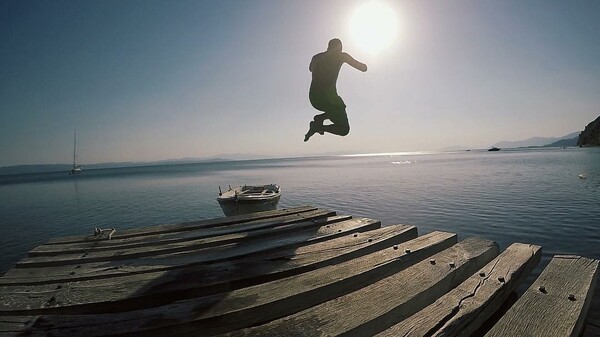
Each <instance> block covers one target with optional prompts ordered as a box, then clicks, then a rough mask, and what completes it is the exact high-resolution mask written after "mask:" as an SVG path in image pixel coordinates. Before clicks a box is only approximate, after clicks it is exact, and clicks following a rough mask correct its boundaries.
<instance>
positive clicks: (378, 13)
mask: <svg viewBox="0 0 600 337" xmlns="http://www.w3.org/2000/svg"><path fill="white" fill-rule="evenodd" d="M397 33H398V20H397V17H396V13H394V11H393V9H392V8H390V7H389V6H387V5H386V4H385V3H383V2H381V1H378V0H372V1H368V2H366V3H364V4H362V5H360V6H359V7H358V8H356V10H355V11H354V13H353V14H352V16H351V18H350V36H351V38H352V40H353V42H354V43H355V44H356V45H358V46H359V47H360V48H362V49H364V50H365V51H366V52H368V53H370V54H377V53H379V52H380V51H382V50H384V49H385V48H387V47H389V46H390V45H391V44H392V43H393V42H394V40H395V39H396V35H397Z"/></svg>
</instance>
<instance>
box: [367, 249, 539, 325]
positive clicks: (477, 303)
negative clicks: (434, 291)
mask: <svg viewBox="0 0 600 337" xmlns="http://www.w3.org/2000/svg"><path fill="white" fill-rule="evenodd" d="M541 255H542V249H541V247H540V246H534V245H528V244H522V243H514V244H512V245H511V246H510V247H508V248H507V249H506V250H505V251H504V252H502V254H500V255H499V256H498V257H496V258H495V259H494V260H493V261H491V262H490V263H488V264H487V265H486V266H485V267H483V268H481V270H480V271H479V272H477V273H475V274H474V275H473V276H471V277H469V278H468V279H467V280H466V281H465V282H463V283H461V284H460V285H458V286H457V287H456V288H454V289H452V290H451V291H450V292H448V293H447V294H446V295H444V296H442V297H440V298H439V299H438V300H437V301H435V302H434V303H433V304H431V305H430V306H428V307H427V308H425V309H423V310H421V311H419V312H418V313H416V314H414V315H412V316H411V317H409V318H407V319H406V320H404V321H402V322H400V323H398V324H396V325H394V326H393V327H391V328H389V329H387V330H385V331H383V332H382V333H380V334H378V335H377V336H378V337H387V336H404V337H408V336H415V337H416V336H445V337H455V336H461V337H468V336H471V335H473V332H475V331H476V330H477V329H479V327H480V326H481V325H482V324H483V323H484V322H485V321H486V320H487V319H488V318H489V317H490V316H492V314H493V313H494V312H495V311H496V310H497V309H498V308H499V307H500V306H501V305H502V303H504V301H506V300H507V298H508V297H509V295H510V294H511V293H512V292H513V291H514V290H515V288H516V287H517V286H518V285H519V284H520V283H521V282H522V281H523V280H524V279H525V278H526V277H527V275H529V273H530V272H531V271H532V270H533V268H535V266H536V265H537V264H538V263H539V261H540V258H541Z"/></svg>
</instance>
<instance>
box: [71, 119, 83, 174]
mask: <svg viewBox="0 0 600 337" xmlns="http://www.w3.org/2000/svg"><path fill="white" fill-rule="evenodd" d="M79 173H81V165H77V130H75V136H74V137H73V168H72V169H71V171H69V175H71V174H79Z"/></svg>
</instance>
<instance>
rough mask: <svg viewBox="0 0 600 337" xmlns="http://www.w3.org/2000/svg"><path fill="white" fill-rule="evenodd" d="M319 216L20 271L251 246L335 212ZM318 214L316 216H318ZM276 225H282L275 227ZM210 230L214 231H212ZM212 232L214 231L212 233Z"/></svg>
mask: <svg viewBox="0 0 600 337" xmlns="http://www.w3.org/2000/svg"><path fill="white" fill-rule="evenodd" d="M316 214H318V216H315V217H312V216H311V217H309V218H308V219H305V218H303V217H302V216H299V215H293V216H291V217H292V218H290V219H286V220H284V221H282V222H279V221H278V222H275V223H274V224H269V226H268V227H267V229H263V230H262V231H260V233H259V234H258V235H256V234H255V232H256V231H253V232H247V233H240V234H239V235H236V236H233V237H231V236H225V237H223V236H217V237H214V236H212V235H211V234H212V233H204V235H198V236H200V238H198V239H191V238H190V239H189V240H187V241H183V242H176V243H164V242H162V244H160V245H158V246H151V247H149V246H143V247H134V248H119V247H112V248H113V249H111V250H103V251H92V252H84V253H83V254H82V253H70V254H67V253H65V254H61V255H55V256H37V257H27V258H24V259H23V260H21V261H19V262H17V264H16V267H17V268H32V267H51V266H62V265H69V264H82V263H91V262H102V261H117V260H131V259H137V258H142V257H149V256H155V255H164V254H171V253H179V252H188V251H194V250H198V249H203V248H210V247H216V246H222V245H225V244H233V243H239V244H247V243H250V242H252V241H253V240H254V241H256V240H259V239H262V240H264V239H268V238H269V237H270V236H274V235H275V234H276V233H278V232H280V233H281V232H282V233H285V232H287V233H286V235H288V233H291V232H294V231H300V230H306V229H310V228H314V227H320V226H321V225H322V224H323V220H325V219H328V218H332V216H333V215H335V212H319V213H316ZM316 214H315V215H316ZM350 218H351V217H350V216H342V217H336V218H335V219H337V221H344V220H348V219H350ZM287 224H293V225H294V226H286V225H287ZM273 226H278V227H276V228H272V227H273ZM207 231H211V230H210V229H208V230H207ZM211 232H212V231H211Z"/></svg>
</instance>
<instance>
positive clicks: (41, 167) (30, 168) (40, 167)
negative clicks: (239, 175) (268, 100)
mask: <svg viewBox="0 0 600 337" xmlns="http://www.w3.org/2000/svg"><path fill="white" fill-rule="evenodd" d="M227 160H229V159H223V158H218V157H215V158H181V159H166V160H157V161H151V162H111V163H99V164H85V163H84V164H83V165H82V166H83V170H84V171H85V170H93V169H105V168H119V167H135V166H154V165H172V164H194V163H205V162H218V161H227ZM72 168H73V165H72V164H33V165H14V166H4V167H0V175H9V174H29V173H45V172H61V171H64V172H68V171H69V170H71V169H72Z"/></svg>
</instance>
